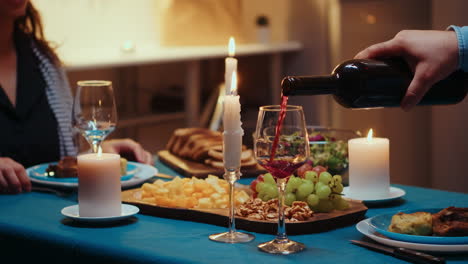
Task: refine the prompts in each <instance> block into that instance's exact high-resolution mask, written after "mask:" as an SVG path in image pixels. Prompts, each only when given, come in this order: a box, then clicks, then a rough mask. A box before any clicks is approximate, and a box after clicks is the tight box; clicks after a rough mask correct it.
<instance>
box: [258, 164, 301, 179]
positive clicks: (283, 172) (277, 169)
mask: <svg viewBox="0 0 468 264" xmlns="http://www.w3.org/2000/svg"><path fill="white" fill-rule="evenodd" d="M302 164H304V162H299V163H294V162H291V161H288V160H273V161H268V162H267V163H265V164H262V166H263V167H264V168H265V169H266V170H267V171H268V172H270V173H271V175H273V177H275V178H281V179H283V178H287V177H289V176H291V175H292V174H293V172H294V171H295V170H296V169H298V168H299V167H300V166H302Z"/></svg>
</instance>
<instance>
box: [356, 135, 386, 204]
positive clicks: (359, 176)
mask: <svg viewBox="0 0 468 264" xmlns="http://www.w3.org/2000/svg"><path fill="white" fill-rule="evenodd" d="M348 150H349V196H350V197H356V198H359V199H362V200H372V199H380V198H386V197H388V194H389V189H390V166H389V160H390V142H389V140H388V139H387V138H374V137H372V129H371V130H370V131H369V134H368V136H367V138H355V139H351V140H349V141H348Z"/></svg>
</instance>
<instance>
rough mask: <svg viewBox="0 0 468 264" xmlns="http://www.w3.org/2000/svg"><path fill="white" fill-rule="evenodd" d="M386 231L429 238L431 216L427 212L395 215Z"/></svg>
mask: <svg viewBox="0 0 468 264" xmlns="http://www.w3.org/2000/svg"><path fill="white" fill-rule="evenodd" d="M388 231H390V232H395V233H400V234H408V235H418V236H429V235H431V234H432V215H431V214H430V213H427V212H415V213H412V214H405V213H397V214H396V215H394V216H393V217H392V222H391V224H390V226H389V227H388Z"/></svg>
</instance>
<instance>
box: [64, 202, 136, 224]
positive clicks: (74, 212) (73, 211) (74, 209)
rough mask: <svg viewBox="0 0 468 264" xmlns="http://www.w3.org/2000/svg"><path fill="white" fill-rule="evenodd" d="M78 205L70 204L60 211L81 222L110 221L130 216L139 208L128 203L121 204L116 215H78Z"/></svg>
mask: <svg viewBox="0 0 468 264" xmlns="http://www.w3.org/2000/svg"><path fill="white" fill-rule="evenodd" d="M79 208H80V207H79V205H77V204H75V205H72V206H68V207H65V208H63V209H62V211H61V213H62V214H63V215H64V216H66V217H70V218H71V219H73V220H77V221H81V222H90V223H91V222H93V223H98V222H112V221H118V220H122V219H125V218H127V217H130V216H132V215H134V214H137V213H138V212H139V211H140V209H138V207H136V206H133V205H130V204H122V214H121V215H117V216H110V217H80V214H79V211H80V210H79Z"/></svg>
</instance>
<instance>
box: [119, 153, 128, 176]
mask: <svg viewBox="0 0 468 264" xmlns="http://www.w3.org/2000/svg"><path fill="white" fill-rule="evenodd" d="M126 174H127V159H126V158H122V157H121V158H120V175H126Z"/></svg>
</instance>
